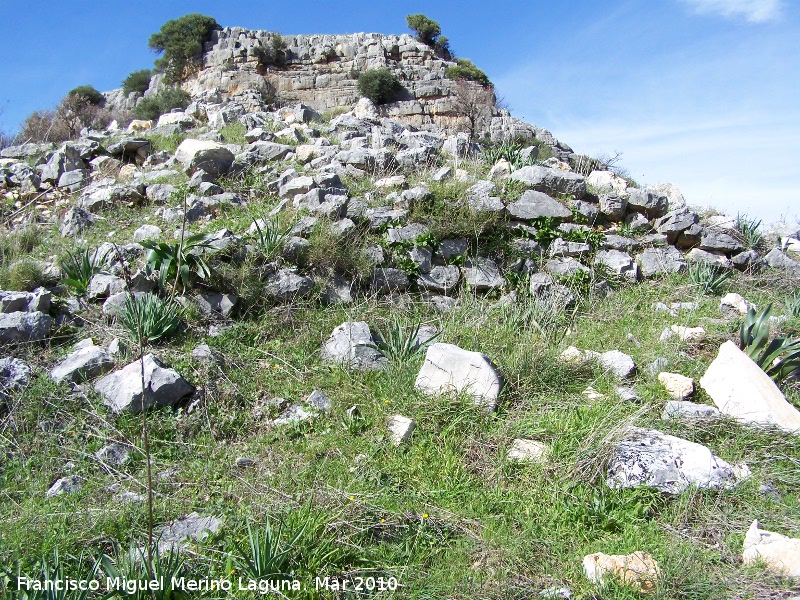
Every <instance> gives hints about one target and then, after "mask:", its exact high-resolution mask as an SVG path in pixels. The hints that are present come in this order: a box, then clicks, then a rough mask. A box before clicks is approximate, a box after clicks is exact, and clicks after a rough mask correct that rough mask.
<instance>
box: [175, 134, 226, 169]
mask: <svg viewBox="0 0 800 600" xmlns="http://www.w3.org/2000/svg"><path fill="white" fill-rule="evenodd" d="M175 160H177V161H178V162H180V163H182V164H183V167H184V170H185V171H186V172H187V173H189V174H191V173H194V172H195V171H197V170H202V171H205V172H206V173H208V174H209V175H212V176H213V177H219V176H220V175H225V174H226V173H227V172H228V171H229V170H230V168H231V165H232V164H233V160H234V156H233V152H231V151H230V150H228V149H227V148H226V147H225V146H223V145H222V144H220V143H217V142H211V141H205V140H191V139H189V140H183V141H182V142H181V143H180V145H179V146H178V149H177V150H176V151H175Z"/></svg>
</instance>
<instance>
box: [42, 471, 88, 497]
mask: <svg viewBox="0 0 800 600" xmlns="http://www.w3.org/2000/svg"><path fill="white" fill-rule="evenodd" d="M83 481H84V480H83V478H82V477H78V476H77V475H70V476H69V477H62V478H61V479H59V480H57V481H56V482H55V483H54V484H53V485H52V486H50V489H49V490H47V493H46V494H45V496H47V497H48V498H53V497H55V496H60V495H61V494H72V493H74V492H77V491H78V490H79V489H81V487H82V486H83Z"/></svg>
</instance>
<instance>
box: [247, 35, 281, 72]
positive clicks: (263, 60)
mask: <svg viewBox="0 0 800 600" xmlns="http://www.w3.org/2000/svg"><path fill="white" fill-rule="evenodd" d="M286 48H287V45H286V40H284V39H283V36H282V35H281V34H279V33H275V34H273V36H272V39H271V40H270V41H269V44H268V45H266V46H258V47H257V48H256V49H255V54H256V58H258V64H259V65H261V66H263V67H268V66H276V67H282V66H283V65H284V64H286V59H287V58H288V53H287V51H286Z"/></svg>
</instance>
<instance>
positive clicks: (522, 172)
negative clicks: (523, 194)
mask: <svg viewBox="0 0 800 600" xmlns="http://www.w3.org/2000/svg"><path fill="white" fill-rule="evenodd" d="M511 179H512V180H513V181H521V182H522V183H525V184H527V185H529V186H530V187H532V188H533V189H534V190H537V191H540V192H546V193H549V194H572V195H573V196H575V198H576V199H580V198H582V197H583V195H584V194H585V193H586V181H585V180H584V179H583V177H582V176H581V175H578V174H577V173H573V172H571V171H562V170H561V169H551V168H550V167H541V166H538V165H534V166H530V167H522V168H521V169H518V170H516V171H514V172H513V173H511Z"/></svg>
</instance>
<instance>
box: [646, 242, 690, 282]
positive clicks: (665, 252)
mask: <svg viewBox="0 0 800 600" xmlns="http://www.w3.org/2000/svg"><path fill="white" fill-rule="evenodd" d="M636 262H638V263H639V266H640V267H641V271H642V276H643V277H655V276H656V275H661V274H665V273H679V272H680V271H682V270H684V269H685V268H686V261H685V260H684V258H683V255H682V254H681V253H680V250H678V249H677V248H675V246H667V247H666V248H647V249H646V250H645V251H644V252H642V253H641V254H637V255H636Z"/></svg>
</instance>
